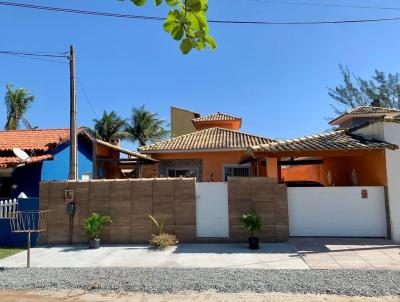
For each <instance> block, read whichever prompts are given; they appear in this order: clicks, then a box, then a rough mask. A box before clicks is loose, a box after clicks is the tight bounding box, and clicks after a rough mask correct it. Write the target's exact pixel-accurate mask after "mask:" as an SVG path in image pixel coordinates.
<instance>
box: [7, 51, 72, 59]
mask: <svg viewBox="0 0 400 302" xmlns="http://www.w3.org/2000/svg"><path fill="white" fill-rule="evenodd" d="M0 54H9V55H20V56H31V57H49V58H68V56H67V55H54V54H45V53H42V54H40V53H34V52H18V51H7V50H0Z"/></svg>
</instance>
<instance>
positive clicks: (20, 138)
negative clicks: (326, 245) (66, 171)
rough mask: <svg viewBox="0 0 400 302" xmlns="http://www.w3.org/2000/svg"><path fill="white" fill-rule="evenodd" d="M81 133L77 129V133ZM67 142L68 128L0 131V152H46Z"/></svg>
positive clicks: (80, 130)
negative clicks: (17, 149)
mask: <svg viewBox="0 0 400 302" xmlns="http://www.w3.org/2000/svg"><path fill="white" fill-rule="evenodd" d="M82 131H83V130H82V129H79V133H81V132H82ZM67 140H69V129H68V128H65V129H35V130H8V131H0V151H11V150H12V149H13V148H20V149H22V150H25V151H26V150H37V151H48V150H49V149H51V148H53V147H55V146H56V145H57V144H59V143H63V142H65V141H67Z"/></svg>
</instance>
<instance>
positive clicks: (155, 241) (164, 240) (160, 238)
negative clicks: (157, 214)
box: [149, 215, 178, 249]
mask: <svg viewBox="0 0 400 302" xmlns="http://www.w3.org/2000/svg"><path fill="white" fill-rule="evenodd" d="M149 219H150V221H151V222H152V223H153V224H154V225H155V227H156V228H157V230H158V235H154V234H152V235H151V237H150V239H149V243H150V245H152V246H154V247H155V248H159V249H165V248H167V247H169V246H173V245H176V244H177V243H178V240H177V238H176V236H175V235H172V234H167V233H164V225H165V221H166V220H167V218H166V217H165V216H164V217H163V218H161V219H160V220H157V219H156V218H154V217H153V216H151V215H149Z"/></svg>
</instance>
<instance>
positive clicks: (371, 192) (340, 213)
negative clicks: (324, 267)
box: [288, 187, 387, 237]
mask: <svg viewBox="0 0 400 302" xmlns="http://www.w3.org/2000/svg"><path fill="white" fill-rule="evenodd" d="M288 206H289V232H290V235H291V236H338V237H340V236H343V237H386V234H387V224H386V209H385V192H384V188H383V187H329V188H326V187H325V188H288Z"/></svg>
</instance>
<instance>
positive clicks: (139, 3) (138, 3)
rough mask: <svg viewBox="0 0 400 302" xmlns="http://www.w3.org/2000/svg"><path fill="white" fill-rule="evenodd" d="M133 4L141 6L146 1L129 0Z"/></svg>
mask: <svg viewBox="0 0 400 302" xmlns="http://www.w3.org/2000/svg"><path fill="white" fill-rule="evenodd" d="M131 1H132V2H133V3H134V4H135V5H137V6H142V5H144V4H145V3H146V0H131Z"/></svg>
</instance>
